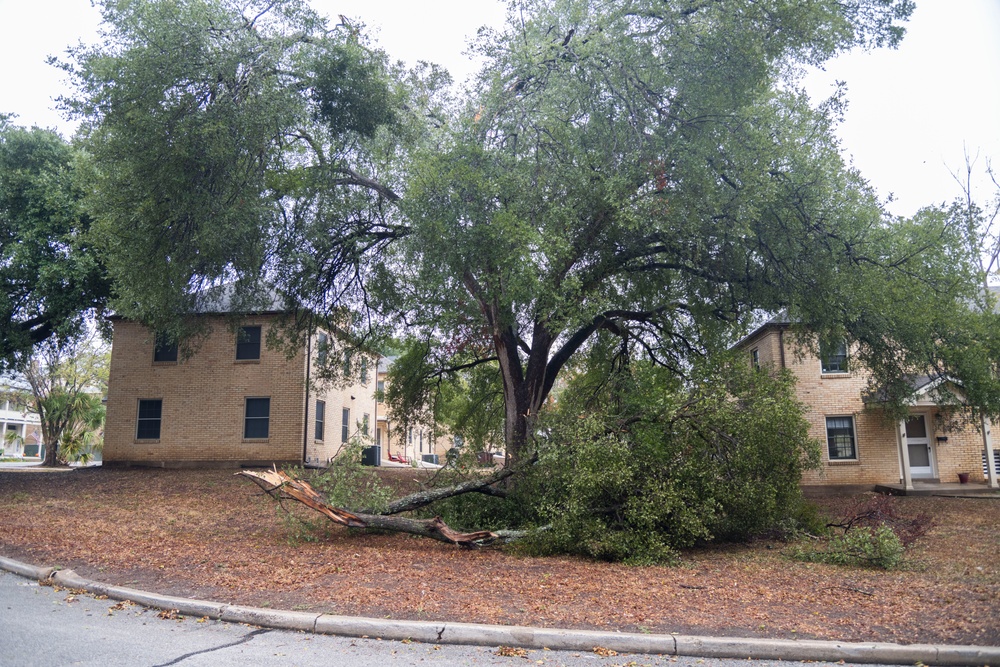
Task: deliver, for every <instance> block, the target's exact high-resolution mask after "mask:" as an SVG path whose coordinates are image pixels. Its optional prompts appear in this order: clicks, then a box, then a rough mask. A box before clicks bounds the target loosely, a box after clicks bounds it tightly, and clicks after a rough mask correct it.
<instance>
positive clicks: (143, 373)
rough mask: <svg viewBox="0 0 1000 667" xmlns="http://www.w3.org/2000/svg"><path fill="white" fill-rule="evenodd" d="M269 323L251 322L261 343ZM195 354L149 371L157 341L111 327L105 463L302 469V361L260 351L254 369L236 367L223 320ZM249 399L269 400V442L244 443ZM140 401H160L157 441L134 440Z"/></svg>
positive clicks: (131, 328) (214, 321)
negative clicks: (284, 464)
mask: <svg viewBox="0 0 1000 667" xmlns="http://www.w3.org/2000/svg"><path fill="white" fill-rule="evenodd" d="M272 319H273V316H255V317H248V318H247V319H246V321H245V324H246V325H257V324H259V325H261V326H262V340H263V339H266V337H267V328H268V325H269V322H270V321H271V320H272ZM209 324H210V326H211V333H210V334H209V335H208V336H207V337H206V338H205V339H204V340H203V341H202V342H201V344H200V345H199V347H198V349H197V351H196V352H195V353H194V354H193V355H192V356H190V357H189V358H187V359H182V360H180V361H179V362H178V363H154V362H153V345H154V340H153V339H154V335H153V333H152V332H151V331H150V330H148V329H147V328H145V327H143V326H141V325H139V324H136V323H134V322H128V321H124V320H116V321H115V323H114V341H113V344H112V353H111V370H110V378H109V383H108V406H107V407H108V410H107V422H106V426H105V439H104V461H105V463H108V464H112V465H113V464H115V463H119V464H121V463H137V464H150V465H173V464H178V463H192V462H194V463H197V462H205V463H212V462H214V463H229V464H237V463H260V464H268V465H269V464H270V463H272V462H277V461H301V459H302V451H303V441H302V428H303V422H304V418H305V413H304V408H305V359H304V355H302V354H300V355H297V356H295V357H294V358H292V359H288V358H287V357H286V356H285V353H284V352H283V351H276V350H269V349H267V346H266V344H265V343H263V342H262V344H261V358H260V360H259V361H255V362H247V361H237V360H236V337H235V334H234V333H233V332H232V331H230V330H229V328H228V326H227V324H226V321H225V320H224V319H223V318H222V317H213V318H211V319H210V321H209ZM247 397H270V399H271V409H270V428H269V437H268V438H267V439H266V440H244V438H243V424H244V406H245V399H246V398H247ZM139 399H161V400H162V401H163V409H162V422H161V428H160V438H159V440H158V441H149V440H137V439H136V437H135V436H136V419H137V410H138V401H139Z"/></svg>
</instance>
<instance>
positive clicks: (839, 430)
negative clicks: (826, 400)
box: [826, 417, 858, 461]
mask: <svg viewBox="0 0 1000 667" xmlns="http://www.w3.org/2000/svg"><path fill="white" fill-rule="evenodd" d="M826 442H827V447H828V448H829V453H830V460H831V461H850V460H855V459H857V458H858V452H857V449H856V448H855V446H854V417H827V418H826Z"/></svg>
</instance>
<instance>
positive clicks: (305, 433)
mask: <svg viewBox="0 0 1000 667" xmlns="http://www.w3.org/2000/svg"><path fill="white" fill-rule="evenodd" d="M311 369H312V334H311V333H310V334H309V335H308V336H306V410H305V413H306V416H305V423H304V424H303V425H302V465H305V464H306V461H308V459H307V458H306V457H307V455H308V448H309V371H310V370H311Z"/></svg>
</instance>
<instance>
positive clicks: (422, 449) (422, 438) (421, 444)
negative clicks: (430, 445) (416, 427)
mask: <svg viewBox="0 0 1000 667" xmlns="http://www.w3.org/2000/svg"><path fill="white" fill-rule="evenodd" d="M423 451H424V432H423V431H421V432H420V452H421V453H423Z"/></svg>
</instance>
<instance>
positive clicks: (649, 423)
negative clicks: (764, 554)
mask: <svg viewBox="0 0 1000 667" xmlns="http://www.w3.org/2000/svg"><path fill="white" fill-rule="evenodd" d="M602 360H606V359H605V358H604V357H603V355H602V353H601V350H599V349H595V350H594V351H593V353H592V355H591V358H590V361H591V365H590V366H588V368H586V369H585V370H581V371H580V372H579V373H578V374H577V375H576V376H575V377H574V380H573V381H572V382H571V383H570V385H569V386H568V387H567V388H566V389H565V390H564V391H563V392H561V393H560V395H559V400H558V402H557V405H556V407H555V408H554V409H553V410H552V411H551V412H549V413H546V415H545V416H544V417H543V419H542V422H541V424H540V435H539V436H538V437H537V439H536V442H535V447H536V449H537V452H538V456H539V460H538V462H537V464H535V465H534V466H532V467H531V468H529V469H528V470H527V471H526V472H525V473H524V476H523V477H522V478H520V479H518V480H517V483H516V484H515V485H514V486H513V488H512V489H511V493H510V496H509V497H508V498H506V499H505V500H499V499H493V498H485V499H481V498H475V499H455V500H453V501H452V502H451V503H450V505H449V506H448V507H447V509H446V510H444V516H446V520H449V521H454V522H455V523H456V524H457V525H460V526H463V527H471V526H477V527H479V526H489V527H510V526H520V527H538V526H548V527H549V528H548V530H545V531H543V532H540V533H538V534H537V535H536V536H535V537H534V538H533V539H532V541H531V542H530V543H529V544H528V546H527V548H528V549H529V550H531V551H532V552H534V553H575V554H581V555H585V556H589V557H593V558H599V559H605V560H614V561H623V562H628V563H636V564H640V563H653V562H671V561H673V560H674V559H675V558H676V554H677V549H680V548H684V547H689V546H692V545H694V544H697V543H700V542H704V541H709V540H719V539H721V540H745V539H750V538H752V537H755V536H759V535H764V534H771V533H773V532H775V531H778V532H788V531H789V530H792V529H796V528H799V527H800V522H806V521H808V520H809V515H808V511H807V510H804V509H803V504H802V499H801V495H800V490H799V485H798V483H799V479H800V476H801V472H802V470H803V468H804V467H806V466H808V465H812V464H814V463H815V461H816V460H817V459H818V455H819V450H818V444H817V443H815V442H814V441H812V440H810V439H809V437H808V425H807V424H806V422H805V421H804V419H803V417H802V406H801V405H799V404H798V403H797V402H796V401H795V399H794V394H793V391H792V379H791V378H790V377H788V376H787V375H779V376H777V377H772V376H769V375H767V374H765V373H760V372H756V371H753V370H751V369H749V367H748V365H747V364H745V363H743V360H728V361H717V362H712V363H708V362H705V363H704V364H699V365H698V366H697V367H696V368H693V369H692V379H691V380H690V382H689V383H682V382H680V381H679V380H677V379H676V377H675V376H674V375H672V374H671V373H670V372H669V371H667V370H666V369H663V368H657V367H654V366H651V365H649V364H645V363H633V364H630V365H628V366H626V367H625V368H621V369H619V370H618V371H617V372H615V373H612V374H610V375H609V368H608V367H607V366H606V365H603V364H602V363H601V361H602ZM609 377H610V380H609ZM813 519H814V520H813V521H812V522H811V523H813V524H814V523H815V517H814V518H813ZM810 527H811V526H810Z"/></svg>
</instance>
